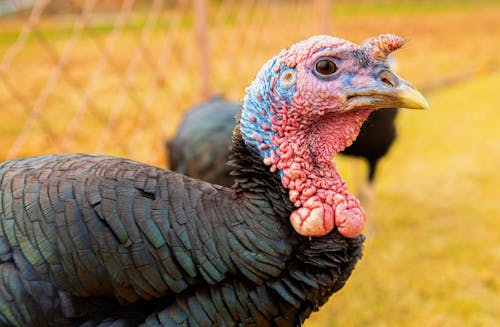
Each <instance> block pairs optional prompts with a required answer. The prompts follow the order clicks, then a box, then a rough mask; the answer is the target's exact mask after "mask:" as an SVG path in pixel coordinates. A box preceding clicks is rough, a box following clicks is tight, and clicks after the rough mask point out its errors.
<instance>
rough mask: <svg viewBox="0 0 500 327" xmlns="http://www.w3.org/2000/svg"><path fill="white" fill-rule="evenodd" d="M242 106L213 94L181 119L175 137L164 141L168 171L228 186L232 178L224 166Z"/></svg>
mask: <svg viewBox="0 0 500 327" xmlns="http://www.w3.org/2000/svg"><path fill="white" fill-rule="evenodd" d="M240 112H241V104H240V103H239V102H236V101H228V100H226V99H224V97H223V96H222V95H215V96H213V97H212V98H210V99H208V100H207V101H205V102H202V103H200V104H198V105H196V106H194V107H193V108H191V109H190V110H188V112H187V113H186V114H185V115H184V116H183V117H182V121H181V123H180V124H179V127H178V128H177V132H176V134H175V137H174V138H173V139H172V140H170V141H167V143H166V148H167V154H168V157H167V162H168V163H169V165H168V168H169V169H171V170H173V171H176V172H178V173H181V174H184V175H188V176H191V177H194V178H198V179H201V180H204V181H207V182H210V183H216V184H219V185H222V186H227V187H230V186H231V185H232V184H233V180H234V178H233V177H232V176H230V173H231V170H232V167H231V166H229V165H227V164H226V163H227V161H228V160H229V156H230V154H231V152H232V144H233V140H232V134H233V129H234V125H236V115H238V114H240Z"/></svg>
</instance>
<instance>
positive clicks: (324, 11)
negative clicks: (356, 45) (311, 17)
mask: <svg viewBox="0 0 500 327" xmlns="http://www.w3.org/2000/svg"><path fill="white" fill-rule="evenodd" d="M331 6H332V1H331V0H318V1H317V8H318V9H317V10H318V11H319V12H318V17H319V26H318V28H319V32H320V33H324V34H331V33H332V30H331V28H332V26H331V19H330V15H331Z"/></svg>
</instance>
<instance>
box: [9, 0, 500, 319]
mask: <svg viewBox="0 0 500 327" xmlns="http://www.w3.org/2000/svg"><path fill="white" fill-rule="evenodd" d="M381 33H395V34H399V35H401V36H403V37H405V38H406V40H407V44H406V45H405V47H404V48H403V49H401V50H399V51H398V52H397V54H396V62H397V71H398V74H399V75H401V76H402V77H404V78H405V79H407V80H409V81H411V82H412V83H413V84H415V85H416V86H417V87H418V88H419V89H420V90H421V91H422V92H423V93H424V94H425V95H426V97H427V98H428V100H429V102H430V104H431V108H432V109H431V111H429V112H415V111H407V112H405V111H403V112H401V113H400V115H399V116H398V121H397V124H398V131H399V132H398V133H399V136H398V139H397V141H396V143H395V145H394V146H393V148H392V149H391V151H390V153H389V155H388V156H387V157H386V158H384V159H383V161H382V162H381V166H380V171H379V173H378V177H377V181H376V184H375V194H374V198H375V202H374V204H373V206H374V207H373V208H372V210H370V215H369V217H368V220H369V226H368V228H367V233H366V234H367V241H366V244H365V251H364V257H363V259H362V260H361V262H360V263H359V264H358V266H357V268H356V270H355V271H354V273H353V275H352V276H351V279H350V280H349V281H348V283H347V285H346V286H345V287H344V289H343V290H342V291H340V292H339V293H336V294H335V295H334V296H333V297H332V299H331V300H330V301H329V302H328V304H327V305H325V306H324V307H322V308H321V310H320V311H319V312H318V313H315V314H313V315H312V317H311V318H310V319H309V320H308V321H307V322H306V324H305V326H310V327H312V326H494V325H496V324H498V317H500V209H499V204H498V203H499V199H500V191H499V189H498V188H499V186H500V128H498V124H500V103H499V100H498V99H497V98H498V94H499V91H500V50H499V48H500V1H498V0H495V1H493V0H492V1H481V0H477V1H466V0H457V1H451V0H450V1H436V0H435V1H426V0H422V1H417V0H414V1H411V0H406V1H396V0H385V1H376V0H364V1H342V0H338V1H332V0H316V1H300V0H295V1H284V0H283V1H280V0H244V1H238V0H217V1H216V0H211V1H210V0H190V1H188V0H179V1H176V0H166V1H161V0H156V1H155V0H152V1H140V0H137V1H133V0H107V1H97V0H17V1H16V0H10V1H9V0H7V1H6V0H0V160H1V161H3V160H7V159H12V158H16V157H22V156H29V155H39V154H46V153H63V152H84V153H102V154H108V155H116V156H122V157H127V158H131V159H134V160H138V161H141V162H145V163H149V164H153V165H158V166H162V167H165V165H166V161H165V151H164V142H165V140H166V139H168V138H170V137H171V136H172V135H173V133H174V132H175V128H176V126H177V124H178V123H179V121H180V119H181V117H182V115H183V113H184V112H185V111H186V110H187V109H188V108H189V107H190V106H192V105H194V104H196V103H198V102H200V101H202V100H204V99H206V98H207V97H209V96H210V95H212V94H215V93H224V94H225V95H226V96H227V97H228V98H229V99H235V100H236V99H241V98H242V97H243V95H244V89H245V87H246V86H247V85H248V84H249V83H250V82H251V81H252V80H253V78H254V76H255V74H256V72H257V71H258V69H259V68H260V66H261V65H262V64H263V63H264V62H265V61H267V60H268V59H269V58H271V56H274V55H275V54H277V53H278V52H279V51H280V50H281V49H283V48H286V47H288V46H289V45H290V44H292V43H294V42H296V41H299V40H301V39H304V38H307V37H309V36H311V35H314V34H332V35H335V36H338V37H342V38H345V39H349V40H351V41H355V42H362V41H363V40H364V39H366V38H368V37H371V36H374V35H377V34H381ZM338 160H339V165H340V168H341V170H342V171H343V175H344V176H345V178H346V179H347V181H348V183H350V184H349V185H355V184H356V183H357V182H356V179H357V178H359V177H357V176H359V174H360V171H363V170H364V169H366V167H364V166H363V163H361V162H356V161H355V160H354V159H346V158H338Z"/></svg>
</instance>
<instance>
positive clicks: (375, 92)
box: [347, 70, 429, 110]
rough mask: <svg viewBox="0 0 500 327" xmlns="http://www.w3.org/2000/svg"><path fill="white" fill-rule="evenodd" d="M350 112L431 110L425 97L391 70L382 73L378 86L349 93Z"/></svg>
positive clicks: (377, 81)
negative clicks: (403, 109)
mask: <svg viewBox="0 0 500 327" xmlns="http://www.w3.org/2000/svg"><path fill="white" fill-rule="evenodd" d="M348 93H349V94H348V95H347V104H348V106H347V107H348V110H349V109H355V108H376V109H379V108H407V109H424V110H428V109H429V103H428V102H427V100H426V99H425V97H424V96H423V95H422V93H420V92H419V91H418V90H417V89H416V88H415V87H414V86H413V85H411V84H410V83H408V82H407V81H405V80H404V79H402V78H400V77H398V76H396V75H395V74H393V73H392V72H390V71H389V70H384V71H382V72H381V73H380V74H379V75H378V77H377V80H376V85H375V86H372V87H364V88H360V89H357V90H356V89H355V90H352V91H351V92H348Z"/></svg>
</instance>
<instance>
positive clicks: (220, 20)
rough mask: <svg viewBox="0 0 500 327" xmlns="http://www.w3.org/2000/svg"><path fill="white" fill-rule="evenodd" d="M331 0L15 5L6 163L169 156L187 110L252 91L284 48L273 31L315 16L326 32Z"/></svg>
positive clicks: (5, 100)
mask: <svg viewBox="0 0 500 327" xmlns="http://www.w3.org/2000/svg"><path fill="white" fill-rule="evenodd" d="M325 4H326V5H328V2H327V1H317V3H314V4H312V5H311V4H310V2H308V1H292V2H286V1H244V2H240V1H211V2H209V1H205V0H198V1H161V0H153V1H133V0H123V1H96V0H72V1H55V0H54V1H50V0H38V1H4V2H2V6H1V7H0V8H3V9H0V10H2V12H0V13H1V14H3V17H0V19H1V23H2V29H3V37H2V38H3V40H1V41H0V42H1V43H2V46H1V48H0V58H1V61H0V103H1V106H2V113H1V114H0V115H1V117H0V118H1V121H2V123H0V124H1V125H0V133H1V135H2V137H1V143H0V159H1V160H3V159H10V158H13V157H18V156H25V155H31V154H40V153H50V152H75V151H81V152H99V153H108V154H115V155H123V156H133V157H136V158H141V159H143V160H145V161H148V162H152V163H159V162H161V160H162V155H160V154H159V152H161V151H159V149H161V148H162V145H161V143H162V142H163V139H164V138H165V136H166V135H168V133H169V131H171V130H172V127H173V126H174V125H175V123H176V122H177V121H178V119H179V116H180V115H181V114H182V112H183V110H184V109H185V108H187V107H188V106H189V105H190V104H192V103H194V102H196V101H199V100H200V99H202V98H203V97H207V96H209V95H210V94H211V92H212V90H216V89H219V88H220V89H224V90H225V92H226V93H228V94H230V95H232V96H234V97H238V96H241V94H242V91H243V87H244V85H245V81H249V80H250V79H251V75H252V74H254V73H255V71H256V67H258V65H259V63H262V62H263V61H264V60H265V58H266V56H268V55H269V54H270V53H272V52H270V51H274V52H275V51H276V45H275V44H274V40H275V38H276V37H275V36H273V35H269V34H270V33H267V32H266V31H272V30H274V31H276V30H278V28H277V26H276V27H274V26H272V25H275V24H278V25H280V26H279V28H280V29H282V30H283V32H284V33H282V41H283V42H282V45H281V46H285V45H286V44H287V43H290V42H291V40H297V39H298V38H300V36H302V35H304V34H305V30H306V29H307V30H308V31H307V32H308V33H310V28H309V26H310V25H311V24H313V25H317V29H318V32H319V29H320V28H321V26H320V25H321V24H326V23H325V22H322V23H321V19H324V20H326V19H327V18H325V15H324V14H322V12H325V10H324V9H325V8H324V6H325ZM311 9H312V11H311ZM283 16H284V17H283ZM322 17H323V18H322ZM287 21H288V22H289V26H288V27H287V26H286V24H285V25H283V22H285V23H286V22H287ZM318 22H319V23H318ZM292 25H293V26H292ZM305 26H307V28H305ZM212 40H215V44H216V45H219V46H217V47H215V46H214V45H213V44H214V43H213V42H212ZM220 45H224V46H220ZM268 50H269V51H268ZM242 54H244V56H243V55H242ZM222 57H224V60H220V59H221V58H222ZM218 59H219V60H218ZM235 81H238V82H237V83H235ZM239 81H241V82H239ZM151 129H153V130H155V131H156V133H150V132H149V130H151Z"/></svg>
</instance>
